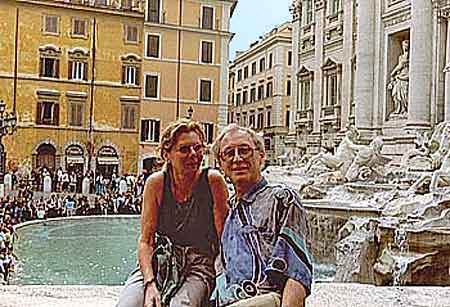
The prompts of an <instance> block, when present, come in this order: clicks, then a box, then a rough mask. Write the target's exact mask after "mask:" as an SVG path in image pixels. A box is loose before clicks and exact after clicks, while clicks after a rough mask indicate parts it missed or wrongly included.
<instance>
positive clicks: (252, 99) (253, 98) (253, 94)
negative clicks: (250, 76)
mask: <svg viewBox="0 0 450 307" xmlns="http://www.w3.org/2000/svg"><path fill="white" fill-rule="evenodd" d="M255 101H256V88H255V87H252V88H251V89H250V102H255Z"/></svg>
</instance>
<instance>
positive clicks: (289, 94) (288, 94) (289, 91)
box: [286, 80, 292, 96]
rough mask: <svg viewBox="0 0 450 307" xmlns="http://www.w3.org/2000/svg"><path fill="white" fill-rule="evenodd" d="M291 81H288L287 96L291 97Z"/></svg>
mask: <svg viewBox="0 0 450 307" xmlns="http://www.w3.org/2000/svg"><path fill="white" fill-rule="evenodd" d="M291 83H292V82H291V80H287V81H286V96H291V91H292V84H291Z"/></svg>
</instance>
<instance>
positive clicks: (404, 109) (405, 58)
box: [388, 40, 409, 118]
mask: <svg viewBox="0 0 450 307" xmlns="http://www.w3.org/2000/svg"><path fill="white" fill-rule="evenodd" d="M408 86H409V40H404V41H402V54H401V55H400V56H399V57H398V63H397V65H396V66H395V67H394V69H393V70H392V72H391V81H390V82H389V84H388V89H389V90H391V95H392V101H393V103H394V109H393V111H392V112H391V114H390V118H393V117H404V116H406V115H407V113H408V97H409V92H408Z"/></svg>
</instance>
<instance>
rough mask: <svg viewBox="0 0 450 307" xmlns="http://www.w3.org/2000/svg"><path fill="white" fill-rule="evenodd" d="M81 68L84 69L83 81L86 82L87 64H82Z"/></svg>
mask: <svg viewBox="0 0 450 307" xmlns="http://www.w3.org/2000/svg"><path fill="white" fill-rule="evenodd" d="M83 68H84V74H83V80H84V81H87V79H88V62H86V63H84V64H83Z"/></svg>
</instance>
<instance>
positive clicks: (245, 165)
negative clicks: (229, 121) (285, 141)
mask: <svg viewBox="0 0 450 307" xmlns="http://www.w3.org/2000/svg"><path fill="white" fill-rule="evenodd" d="M264 159H265V155H264V153H263V152H261V151H259V150H258V149H257V148H256V144H255V142H254V141H253V140H252V138H251V137H250V135H248V134H247V133H246V132H243V131H232V132H230V133H228V134H226V135H225V137H224V138H223V139H222V142H221V143H220V153H219V161H220V167H221V168H222V170H223V171H224V173H225V175H226V176H228V177H229V178H230V179H231V181H232V182H233V184H234V185H235V186H236V187H239V186H248V185H253V184H256V183H257V182H258V181H259V180H260V178H261V166H262V165H263V163H264Z"/></svg>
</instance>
